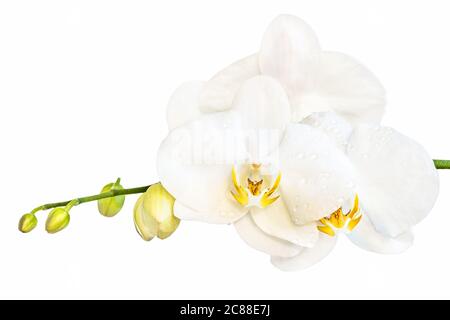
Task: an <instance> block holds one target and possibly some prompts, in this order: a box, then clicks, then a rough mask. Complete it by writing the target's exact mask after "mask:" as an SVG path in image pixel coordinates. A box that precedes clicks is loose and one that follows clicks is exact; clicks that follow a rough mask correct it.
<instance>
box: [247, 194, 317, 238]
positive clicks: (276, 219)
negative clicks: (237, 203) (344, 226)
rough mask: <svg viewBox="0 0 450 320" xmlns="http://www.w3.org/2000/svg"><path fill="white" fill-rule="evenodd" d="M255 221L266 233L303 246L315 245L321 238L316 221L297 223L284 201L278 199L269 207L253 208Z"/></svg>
mask: <svg viewBox="0 0 450 320" xmlns="http://www.w3.org/2000/svg"><path fill="white" fill-rule="evenodd" d="M250 213H251V215H252V218H253V221H254V222H255V223H256V225H257V226H258V227H259V228H260V229H261V230H262V231H264V232H265V233H267V234H269V235H271V236H274V237H277V238H280V239H283V240H286V241H289V242H292V243H294V244H296V245H299V246H302V247H313V246H314V245H315V244H316V242H317V239H318V238H319V231H318V230H317V225H316V224H315V223H310V224H306V225H296V224H294V223H293V222H292V219H291V216H290V215H289V212H288V211H287V208H286V206H285V204H284V202H283V199H281V198H280V199H278V200H277V201H275V202H274V203H273V204H271V205H270V206H268V207H267V208H264V209H262V208H257V207H255V208H252V209H251V210H250Z"/></svg>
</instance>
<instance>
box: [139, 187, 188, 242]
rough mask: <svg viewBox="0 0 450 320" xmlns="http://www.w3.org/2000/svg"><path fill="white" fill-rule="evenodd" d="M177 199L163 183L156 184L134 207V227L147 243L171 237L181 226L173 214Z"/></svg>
mask: <svg viewBox="0 0 450 320" xmlns="http://www.w3.org/2000/svg"><path fill="white" fill-rule="evenodd" d="M174 203H175V198H174V197H173V196H172V195H171V194H170V193H169V192H167V190H166V189H164V187H163V186H162V185H161V183H157V184H154V185H152V186H150V187H149V188H148V190H147V191H146V192H145V193H144V194H143V195H141V196H140V197H139V199H138V200H137V202H136V205H135V207H134V215H133V217H134V225H135V227H136V230H137V232H138V233H139V235H140V236H141V237H142V239H144V240H146V241H150V240H152V239H153V238H154V237H158V238H160V239H165V238H167V237H169V236H170V235H171V234H172V233H173V232H174V231H175V230H176V229H177V228H178V225H179V224H180V219H178V218H177V217H175V216H174V214H173V205H174Z"/></svg>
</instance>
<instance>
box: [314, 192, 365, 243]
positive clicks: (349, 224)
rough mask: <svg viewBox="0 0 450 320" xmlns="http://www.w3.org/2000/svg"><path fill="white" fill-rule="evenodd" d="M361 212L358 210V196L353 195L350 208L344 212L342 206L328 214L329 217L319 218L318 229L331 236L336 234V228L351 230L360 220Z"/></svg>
mask: <svg viewBox="0 0 450 320" xmlns="http://www.w3.org/2000/svg"><path fill="white" fill-rule="evenodd" d="M361 218H362V214H361V212H360V210H359V198H358V195H356V196H355V200H354V201H353V207H352V209H351V210H350V211H349V212H348V213H347V214H344V213H343V212H342V207H340V208H339V209H337V210H336V211H334V212H333V213H332V214H330V216H329V217H326V218H322V219H320V220H319V221H320V223H321V224H322V225H320V226H317V229H319V231H321V232H323V233H325V234H327V235H329V236H331V237H333V236H335V235H336V231H337V230H346V231H347V232H351V231H352V230H353V229H354V228H355V227H356V226H357V225H358V223H359V222H360V221H361Z"/></svg>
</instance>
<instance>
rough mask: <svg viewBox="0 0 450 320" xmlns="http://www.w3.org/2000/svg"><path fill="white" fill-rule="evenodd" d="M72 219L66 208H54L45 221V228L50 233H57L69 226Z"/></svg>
mask: <svg viewBox="0 0 450 320" xmlns="http://www.w3.org/2000/svg"><path fill="white" fill-rule="evenodd" d="M69 221H70V215H69V212H67V210H66V209H64V208H56V209H53V210H52V211H51V212H50V213H49V215H48V218H47V221H46V223H45V230H47V232H48V233H56V232H59V231H61V230H62V229H64V228H65V227H67V225H68V224H69Z"/></svg>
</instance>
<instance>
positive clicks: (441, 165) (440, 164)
mask: <svg viewBox="0 0 450 320" xmlns="http://www.w3.org/2000/svg"><path fill="white" fill-rule="evenodd" d="M433 161H434V166H435V167H436V169H450V160H433Z"/></svg>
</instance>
